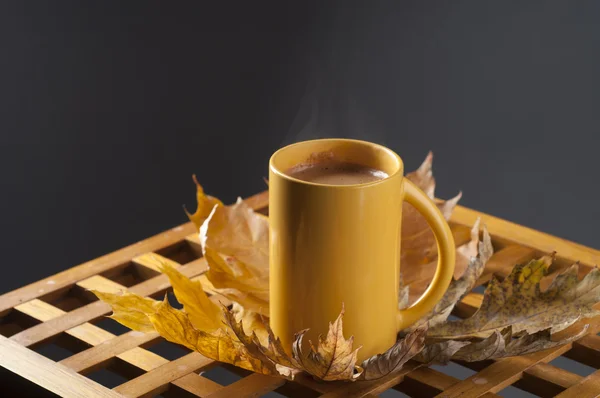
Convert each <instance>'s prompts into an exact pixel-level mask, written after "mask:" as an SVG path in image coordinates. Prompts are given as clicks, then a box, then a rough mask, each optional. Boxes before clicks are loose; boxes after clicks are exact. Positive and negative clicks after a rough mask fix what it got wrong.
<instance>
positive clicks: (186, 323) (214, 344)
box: [148, 299, 276, 375]
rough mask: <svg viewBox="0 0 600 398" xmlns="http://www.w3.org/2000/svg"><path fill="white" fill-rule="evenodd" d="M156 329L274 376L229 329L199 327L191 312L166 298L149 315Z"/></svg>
mask: <svg viewBox="0 0 600 398" xmlns="http://www.w3.org/2000/svg"><path fill="white" fill-rule="evenodd" d="M148 318H149V319H150V320H151V321H152V324H153V325H154V328H155V329H156V331H157V332H158V333H159V334H160V335H161V336H162V337H164V338H165V339H166V340H168V341H170V342H173V343H176V344H181V345H184V346H186V347H188V348H189V349H191V350H194V351H197V352H199V353H200V354H202V355H204V356H205V357H207V358H211V359H214V360H216V361H220V362H225V363H230V364H232V365H235V366H238V367H240V368H243V369H248V370H251V371H254V372H258V373H264V374H270V375H274V374H276V373H273V372H271V371H270V370H269V369H267V368H266V367H265V366H264V365H263V363H262V362H261V361H259V360H258V359H256V358H254V357H252V356H251V355H250V354H249V353H248V350H247V349H246V347H245V346H244V344H242V343H241V342H240V341H239V340H238V339H237V338H236V337H235V335H233V333H230V332H229V331H228V330H226V329H225V328H222V329H218V330H215V331H213V332H210V333H209V332H205V331H202V330H198V329H197V328H196V327H195V326H194V325H193V324H192V322H191V321H190V319H189V317H188V315H187V314H186V313H185V312H183V311H181V310H177V309H175V308H173V307H171V305H170V304H169V302H168V301H167V300H166V299H165V300H164V301H162V302H161V303H160V305H159V306H158V307H157V310H156V311H155V312H154V313H152V314H149V315H148Z"/></svg>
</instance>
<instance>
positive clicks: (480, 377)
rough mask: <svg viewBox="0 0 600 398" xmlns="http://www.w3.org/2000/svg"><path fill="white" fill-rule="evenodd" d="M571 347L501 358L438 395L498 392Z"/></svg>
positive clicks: (446, 396)
mask: <svg viewBox="0 0 600 398" xmlns="http://www.w3.org/2000/svg"><path fill="white" fill-rule="evenodd" d="M570 348H571V347H570V345H564V346H561V347H557V348H553V349H550V350H544V351H540V352H537V353H535V354H530V355H526V356H523V357H512V358H506V359H501V360H499V361H497V362H495V363H494V364H493V365H490V366H488V367H487V368H485V369H483V370H482V371H480V372H479V373H477V374H475V375H473V376H471V377H469V378H467V379H465V380H463V381H462V382H460V383H457V384H455V385H453V386H452V387H450V388H448V389H447V390H446V391H444V392H443V393H442V394H440V395H437V397H443V398H453V397H463V396H473V397H476V396H477V397H478V396H480V395H483V394H485V393H488V392H493V393H497V392H499V391H501V390H502V389H504V388H506V387H508V386H509V385H511V384H513V383H514V382H515V381H517V380H518V379H520V378H521V376H522V374H523V372H524V371H525V370H527V369H529V368H530V367H532V366H534V365H535V364H536V363H538V362H542V361H543V362H549V361H551V360H553V359H554V358H556V357H558V356H560V355H562V354H563V353H564V352H566V351H567V350H569V349H570Z"/></svg>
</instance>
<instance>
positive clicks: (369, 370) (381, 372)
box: [359, 328, 427, 380]
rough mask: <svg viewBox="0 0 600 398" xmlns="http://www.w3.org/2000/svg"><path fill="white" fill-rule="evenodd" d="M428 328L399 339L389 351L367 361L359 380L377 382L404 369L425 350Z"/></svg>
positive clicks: (364, 362) (362, 366) (364, 363)
mask: <svg viewBox="0 0 600 398" xmlns="http://www.w3.org/2000/svg"><path fill="white" fill-rule="evenodd" d="M426 333H427V328H420V329H417V330H415V331H413V332H411V333H409V334H408V335H407V336H406V337H404V338H403V339H399V340H398V341H397V342H396V344H394V345H393V346H392V347H391V348H390V349H389V350H387V351H386V352H384V353H383V354H378V355H375V356H372V357H371V358H369V359H366V360H364V361H363V363H362V364H361V366H360V367H361V368H362V369H363V372H362V374H361V375H360V377H359V380H375V379H379V378H381V377H384V376H387V375H388V374H390V373H393V372H396V371H398V370H400V369H402V366H404V364H405V363H406V362H408V360H409V359H411V358H413V357H414V356H415V355H417V354H418V353H419V352H421V350H422V349H423V346H424V343H425V334H426Z"/></svg>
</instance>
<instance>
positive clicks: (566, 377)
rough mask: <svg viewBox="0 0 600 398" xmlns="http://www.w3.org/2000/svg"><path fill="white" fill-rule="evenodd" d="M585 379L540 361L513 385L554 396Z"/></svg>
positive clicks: (540, 394) (539, 394)
mask: <svg viewBox="0 0 600 398" xmlns="http://www.w3.org/2000/svg"><path fill="white" fill-rule="evenodd" d="M582 379H583V377H582V376H579V375H576V374H573V373H571V372H568V371H566V370H564V369H561V368H557V367H556V366H553V365H551V364H549V363H543V362H542V363H538V364H537V365H535V366H533V367H531V368H529V369H527V370H526V371H525V372H524V373H523V378H522V379H521V380H519V381H517V382H516V383H514V384H513V385H514V386H515V387H518V388H522V389H523V390H525V391H528V392H530V393H532V394H535V395H538V396H540V397H548V398H550V397H554V396H556V395H557V394H560V393H561V392H562V391H564V390H565V389H567V388H569V387H571V386H574V385H575V384H577V383H579V382H580V381H581V380H582Z"/></svg>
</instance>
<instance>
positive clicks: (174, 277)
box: [157, 257, 223, 331]
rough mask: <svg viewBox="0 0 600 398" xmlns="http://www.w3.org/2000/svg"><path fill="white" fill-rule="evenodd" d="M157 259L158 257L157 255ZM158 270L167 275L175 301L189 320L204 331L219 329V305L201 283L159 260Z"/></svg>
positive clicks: (220, 325) (220, 324)
mask: <svg viewBox="0 0 600 398" xmlns="http://www.w3.org/2000/svg"><path fill="white" fill-rule="evenodd" d="M157 259H158V261H160V259H159V258H158V257H157ZM159 270H160V271H161V272H162V273H163V274H165V275H167V277H168V278H169V281H170V282H171V286H173V292H174V293H175V297H177V301H179V302H180V303H181V304H182V305H183V309H184V310H185V312H186V313H187V314H188V316H189V318H190V321H191V322H192V323H193V324H194V325H195V326H196V327H197V328H202V330H205V331H212V330H216V329H220V328H221V327H222V326H223V313H222V311H221V308H220V307H219V305H217V304H216V303H214V302H213V301H212V300H210V299H209V298H208V296H207V295H206V293H205V292H204V290H203V289H202V284H201V283H200V282H198V281H196V282H194V281H191V280H190V279H189V278H187V277H186V276H185V275H183V274H182V273H180V272H179V271H177V270H176V269H175V268H173V267H171V266H170V265H168V264H166V263H163V262H161V263H160V266H159Z"/></svg>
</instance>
